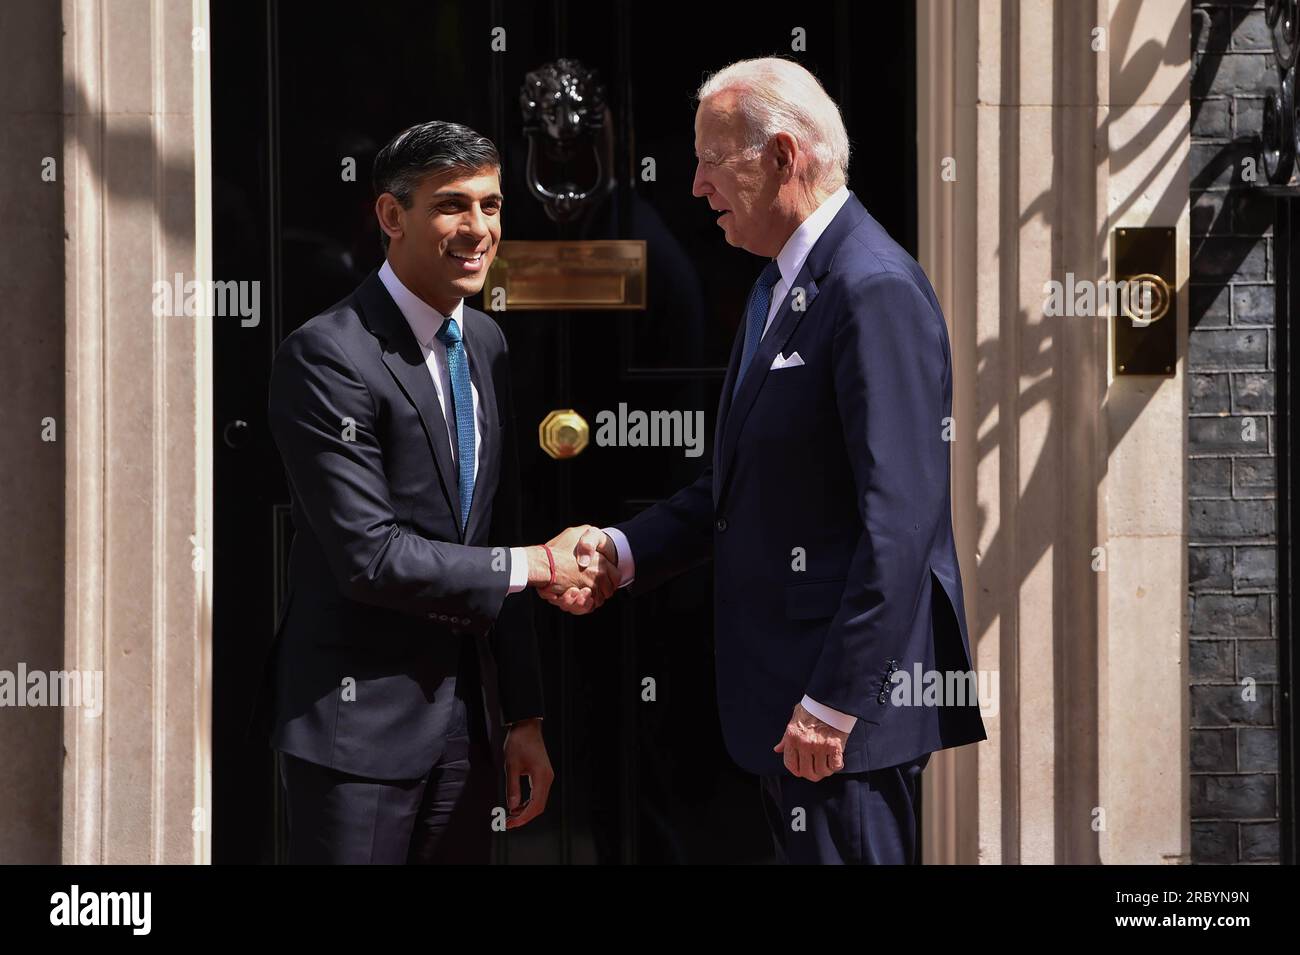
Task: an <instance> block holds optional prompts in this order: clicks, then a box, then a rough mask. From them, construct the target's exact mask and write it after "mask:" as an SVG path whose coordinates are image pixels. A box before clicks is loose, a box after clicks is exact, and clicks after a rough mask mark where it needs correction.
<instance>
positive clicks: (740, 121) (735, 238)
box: [691, 93, 781, 256]
mask: <svg viewBox="0 0 1300 955" xmlns="http://www.w3.org/2000/svg"><path fill="white" fill-rule="evenodd" d="M746 134H747V127H746V124H745V118H744V117H743V116H742V115H741V114H740V112H739V110H738V109H737V108H736V96H735V94H733V93H719V94H718V95H716V96H713V97H710V98H708V99H706V100H705V101H704V102H702V103H700V106H699V109H697V110H696V112H695V156H696V164H695V181H694V183H693V184H692V186H691V194H692V195H695V196H700V197H703V198H705V199H707V200H708V201H709V207H710V208H711V209H713V210H714V211H715V212H720V213H722V214H721V215H720V216H719V217H718V225H719V226H721V228H722V230H723V234H724V235H725V236H726V239H727V242H728V243H729V244H731V245H734V246H738V247H740V248H742V249H744V250H746V251H747V252H752V253H754V254H755V255H767V256H773V255H776V253H777V252H778V251H780V245H779V244H778V245H777V246H776V249H775V250H773V249H772V248H771V246H772V243H773V233H774V232H775V231H776V229H777V228H779V226H778V225H777V224H776V223H774V222H772V221H771V218H772V217H771V211H772V210H773V208H774V206H775V205H776V203H777V197H778V193H779V191H780V185H781V184H780V180H779V178H778V177H777V176H776V175H773V174H772V172H773V170H770V169H768V168H766V167H767V166H769V165H772V164H770V163H766V162H765V159H766V156H767V152H768V149H767V146H764V147H762V148H761V149H750V150H748V151H746V148H745V142H746Z"/></svg>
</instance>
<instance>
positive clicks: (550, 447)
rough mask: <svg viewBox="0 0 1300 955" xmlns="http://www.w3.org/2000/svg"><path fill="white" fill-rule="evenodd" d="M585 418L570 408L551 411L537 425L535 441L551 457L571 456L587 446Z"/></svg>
mask: <svg viewBox="0 0 1300 955" xmlns="http://www.w3.org/2000/svg"><path fill="white" fill-rule="evenodd" d="M589 433H590V430H589V429H588V427H587V420H586V419H585V418H583V416H582V415H580V414H578V412H576V411H574V410H573V409H572V408H561V409H557V410H555V411H552V412H551V413H550V414H548V415H547V416H546V417H545V418H543V419H542V423H541V424H539V425H538V426H537V443H538V444H540V445H541V446H542V450H543V451H545V452H546V453H547V454H549V455H550V456H551V457H553V458H555V459H557V460H559V459H561V458H572V457H574V456H576V455H579V454H581V453H582V449H583V448H585V447H586V446H587V438H588V435H589Z"/></svg>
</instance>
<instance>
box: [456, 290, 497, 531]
mask: <svg viewBox="0 0 1300 955" xmlns="http://www.w3.org/2000/svg"><path fill="white" fill-rule="evenodd" d="M461 317H462V318H463V319H464V322H463V324H464V326H465V329H464V332H463V334H464V336H465V347H466V350H467V351H468V352H469V373H470V377H471V378H472V379H473V381H474V387H475V388H477V389H478V400H479V404H480V405H481V406H482V411H483V415H482V417H483V424H482V427H483V453H482V454H481V455H480V460H479V462H478V472H477V474H476V476H475V478H474V498H473V500H472V501H471V502H470V507H469V526H468V527H467V528H466V529H465V540H467V541H472V540H474V533H475V531H477V530H478V529H479V527H480V525H481V524H482V523H483V520H484V517H483V515H484V514H486V513H487V511H488V507H487V505H486V503H485V502H488V501H491V500H492V497H493V496H494V495H495V494H496V482H495V481H494V480H493V479H492V478H493V476H494V475H495V474H496V473H497V459H498V457H499V456H500V454H501V432H500V429H499V428H498V427H497V422H498V421H499V420H500V417H499V413H498V411H497V390H496V384H495V382H494V379H493V377H492V364H491V362H492V357H491V354H490V352H489V348H488V343H487V342H486V341H485V340H484V335H483V331H484V329H483V326H482V325H481V324H480V323H481V322H484V321H491V319H488V318H485V317H483V316H481V315H479V314H478V313H476V312H475V313H471V311H470V309H469V307H468V306H465V307H463V308H462V309H461ZM474 427H476V428H477V427H480V423H479V422H478V420H477V419H476V420H475V422H474Z"/></svg>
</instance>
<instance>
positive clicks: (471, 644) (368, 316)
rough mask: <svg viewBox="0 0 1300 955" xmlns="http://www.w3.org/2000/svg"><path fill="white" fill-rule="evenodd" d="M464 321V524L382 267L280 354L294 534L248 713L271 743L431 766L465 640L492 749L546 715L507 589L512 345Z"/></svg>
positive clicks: (324, 754) (275, 418) (310, 754)
mask: <svg viewBox="0 0 1300 955" xmlns="http://www.w3.org/2000/svg"><path fill="white" fill-rule="evenodd" d="M463 325H464V327H463V334H464V337H465V342H466V345H467V346H468V348H467V350H468V353H469V363H470V373H471V375H472V377H473V380H474V383H475V385H476V386H477V388H478V392H479V401H480V403H481V404H482V407H483V414H484V417H485V419H486V422H487V424H486V427H485V429H484V430H485V433H484V434H483V448H482V452H481V454H480V460H479V467H478V476H477V478H476V479H475V484H474V498H473V500H472V501H471V503H470V514H469V522H468V526H467V527H466V528H465V529H464V530H463V531H462V529H461V521H460V499H459V494H458V492H457V472H456V468H455V467H454V465H453V461H452V455H451V444H450V441H449V439H448V435H447V423H446V418H445V417H443V412H442V406H441V404H440V403H439V401H438V395H437V392H436V391H435V389H434V385H433V379H432V378H431V377H430V375H429V370H428V367H427V366H426V365H425V360H424V353H423V352H422V351H421V349H420V346H419V344H418V343H417V342H416V340H415V336H414V334H412V332H411V328H410V326H409V325H408V324H407V322H406V319H405V318H404V317H403V316H402V313H401V311H400V310H399V309H398V307H397V304H396V303H395V302H394V301H393V299H392V297H391V296H390V295H389V294H388V290H387V289H385V288H384V285H383V282H382V281H381V280H380V278H379V275H378V272H377V271H375V272H372V273H371V274H370V275H369V276H368V277H367V278H366V280H365V281H364V282H362V284H361V285H360V286H359V287H358V288H357V290H356V291H355V292H354V293H353V294H352V295H350V296H348V298H346V299H344V300H343V301H341V302H339V303H338V304H337V305H335V306H334V307H332V308H330V309H329V310H327V311H325V312H323V313H322V314H320V315H317V316H316V317H315V318H313V319H311V320H310V321H309V322H307V323H306V324H304V325H303V326H302V327H301V328H298V329H297V330H295V331H294V332H293V333H292V334H291V335H289V336H288V337H287V338H285V340H284V342H283V343H281V345H280V348H279V350H278V351H277V352H276V355H275V361H274V364H273V366H272V370H271V384H270V396H269V401H268V414H269V419H270V425H271V432H272V434H273V435H274V437H275V443H276V446H277V447H278V448H279V451H280V456H281V458H282V460H283V461H284V468H285V474H286V476H287V477H288V482H289V493H290V497H291V498H292V505H293V511H292V516H293V523H294V527H295V530H296V533H295V536H294V540H293V546H292V549H291V551H290V555H289V586H288V594H287V596H286V597H285V600H284V603H283V606H282V609H281V611H280V623H279V626H278V627H277V631H276V642H275V645H274V647H273V648H272V651H271V654H270V658H269V662H268V665H267V667H266V670H265V676H264V680H263V688H262V694H261V698H260V700H259V709H258V712H255V714H254V717H253V722H254V726H255V728H256V729H257V730H265V729H267V728H268V723H269V731H270V740H271V744H272V745H273V746H274V747H275V748H276V749H280V750H283V751H284V752H287V753H291V754H293V755H294V756H298V757H301V758H302V759H305V760H308V761H310V762H314V763H319V764H321V765H324V766H329V767H332V768H334V769H339V770H343V771H344V772H348V773H353V774H357V775H361V776H367V777H371V778H376V779H413V778H416V777H419V776H423V775H424V774H426V773H427V772H428V771H429V768H430V767H431V766H433V764H434V763H435V762H436V761H437V759H438V757H439V756H440V755H441V753H442V751H443V749H444V745H445V742H446V740H445V736H446V731H447V727H448V721H449V719H450V717H451V715H452V711H453V710H452V708H453V704H454V700H453V696H454V692H455V679H454V677H455V676H456V674H457V671H458V666H459V662H460V654H461V653H462V652H476V653H477V656H478V663H479V672H480V674H481V679H482V684H483V685H482V691H483V697H484V700H483V702H484V707H485V709H486V714H485V715H486V719H487V725H488V728H489V731H490V732H491V734H492V736H493V742H494V744H496V745H495V746H494V749H495V750H496V751H497V755H498V756H499V755H500V742H501V740H502V738H503V735H504V734H503V733H502V732H501V724H502V722H503V721H504V722H513V721H516V720H520V719H525V718H528V717H534V716H540V715H542V686H541V668H540V665H539V662H538V652H537V640H536V636H535V633H534V630H533V622H532V608H531V600H532V596H531V594H529V593H528V592H527V591H524V592H522V593H517V594H512V595H509V596H507V590H508V588H509V583H510V555H509V550H508V545H510V544H513V543H518V542H519V538H520V536H521V535H520V523H521V522H520V507H519V500H520V499H519V464H518V455H517V452H516V447H515V430H514V406H513V402H512V397H511V390H510V369H509V360H508V356H507V351H506V340H505V336H504V335H503V334H502V333H501V329H500V328H498V327H497V324H496V322H494V321H493V320H492V319H491V318H489V317H488V316H487V315H485V314H483V313H482V312H479V311H476V310H475V309H472V308H470V307H469V306H465V307H464V308H463ZM349 426H350V428H349ZM490 545H496V546H490Z"/></svg>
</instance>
